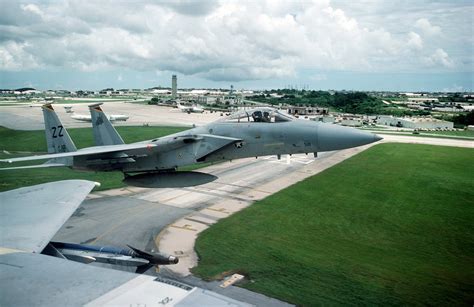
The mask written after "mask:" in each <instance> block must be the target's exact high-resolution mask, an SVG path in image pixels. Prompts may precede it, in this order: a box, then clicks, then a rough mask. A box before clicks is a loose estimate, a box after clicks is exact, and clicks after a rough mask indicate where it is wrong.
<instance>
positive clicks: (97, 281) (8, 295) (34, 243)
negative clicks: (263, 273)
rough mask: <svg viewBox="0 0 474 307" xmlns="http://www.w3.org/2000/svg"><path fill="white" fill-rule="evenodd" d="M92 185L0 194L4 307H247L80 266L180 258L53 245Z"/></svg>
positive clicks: (159, 281)
mask: <svg viewBox="0 0 474 307" xmlns="http://www.w3.org/2000/svg"><path fill="white" fill-rule="evenodd" d="M94 186H95V183H94V182H91V181H85V180H65V181H58V182H52V183H45V184H40V185H35V186H31V187H25V188H20V189H16V190H13V191H7V192H3V193H0V212H1V214H0V233H1V235H0V293H1V295H0V306H83V305H86V304H87V306H104V305H107V306H138V305H143V306H145V305H148V306H158V305H163V306H190V305H192V304H194V303H195V302H199V303H200V304H202V305H203V306H229V305H232V306H248V304H245V303H242V302H238V301H235V300H233V299H230V298H227V297H225V296H222V295H219V294H217V293H214V292H210V291H206V290H203V289H199V288H194V287H190V286H188V285H185V284H181V283H177V282H174V281H170V280H165V279H163V278H161V277H156V276H147V275H136V274H133V273H130V272H123V271H117V270H112V269H105V268H100V267H97V266H89V265H85V264H83V263H90V262H103V263H108V264H119V265H132V266H137V267H138V268H141V267H143V266H146V267H150V264H151V265H153V264H155V263H162V262H170V263H176V262H177V260H176V259H177V258H175V257H173V258H169V257H168V258H166V257H163V256H162V255H159V254H154V253H153V254H152V253H147V252H144V251H141V250H138V249H135V248H130V249H125V248H123V249H121V248H116V247H103V246H93V245H82V244H70V243H60V242H50V240H51V238H52V237H53V236H54V235H55V234H56V232H57V231H58V230H59V229H60V228H61V226H62V225H63V224H64V222H65V221H66V220H67V219H68V218H69V217H70V216H71V215H72V214H73V213H74V211H75V210H76V209H77V208H78V207H79V205H80V204H81V202H82V201H83V200H84V198H85V197H86V196H87V195H88V194H89V192H90V191H91V190H92V189H93V188H94ZM66 259H73V260H75V261H77V262H82V263H76V262H73V261H68V260H66ZM142 270H144V269H142Z"/></svg>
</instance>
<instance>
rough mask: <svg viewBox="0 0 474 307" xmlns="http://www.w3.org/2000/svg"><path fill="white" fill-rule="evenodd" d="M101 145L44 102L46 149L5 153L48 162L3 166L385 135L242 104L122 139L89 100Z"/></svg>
mask: <svg viewBox="0 0 474 307" xmlns="http://www.w3.org/2000/svg"><path fill="white" fill-rule="evenodd" d="M90 110H91V118H93V131H94V140H95V143H96V145H97V146H95V147H88V148H83V149H80V150H77V149H76V146H75V145H74V143H73V141H72V140H71V138H70V137H69V134H68V133H67V131H66V129H65V128H64V126H63V125H62V124H61V122H60V121H59V118H58V116H57V114H56V113H55V112H54V109H53V107H52V106H51V104H46V105H44V106H43V115H44V122H45V127H46V141H47V145H48V153H49V154H46V155H38V156H30V157H21V158H10V159H3V160H0V162H8V163H12V162H20V161H30V160H43V159H49V160H48V161H47V162H46V163H45V164H41V165H33V166H23V167H13V168H1V169H0V170H2V169H3V170H5V169H15V168H34V167H55V166H69V167H71V168H75V169H83V170H93V171H111V170H120V171H122V172H123V173H124V174H125V175H126V176H127V175H128V174H132V173H143V172H159V171H170V170H176V169H177V168H178V167H180V166H185V165H190V164H194V163H198V162H212V161H225V160H234V159H240V158H248V157H259V156H267V155H276V156H278V158H280V156H281V155H282V154H298V153H314V155H315V156H317V153H318V152H321V151H333V150H339V149H346V148H351V147H356V146H361V145H365V144H369V143H373V142H377V141H379V140H381V139H382V138H381V137H379V136H377V135H375V134H372V133H369V132H365V131H361V130H357V129H354V128H348V127H342V126H338V125H333V124H325V123H320V122H314V121H305V120H298V119H295V118H293V117H291V116H289V115H286V114H283V113H281V112H280V111H278V110H275V109H272V108H267V107H263V108H255V109H252V110H243V111H240V112H237V113H234V114H232V115H230V116H229V117H227V118H223V119H221V120H218V121H216V122H213V123H210V124H207V125H205V126H201V127H196V128H193V129H189V130H186V131H182V132H179V133H175V134H172V135H169V136H165V137H161V138H156V139H153V140H148V141H143V142H138V143H132V144H124V142H123V140H122V138H121V137H120V135H119V134H118V133H117V131H116V130H115V129H114V127H113V126H112V125H111V123H110V121H109V120H108V118H107V116H106V115H105V114H104V113H103V111H102V109H101V108H100V106H99V105H92V106H90Z"/></svg>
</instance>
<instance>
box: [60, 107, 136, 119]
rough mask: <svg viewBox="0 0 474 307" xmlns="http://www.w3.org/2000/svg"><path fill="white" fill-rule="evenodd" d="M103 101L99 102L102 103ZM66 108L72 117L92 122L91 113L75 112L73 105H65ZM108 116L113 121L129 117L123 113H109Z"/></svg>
mask: <svg viewBox="0 0 474 307" xmlns="http://www.w3.org/2000/svg"><path fill="white" fill-rule="evenodd" d="M101 104H102V103H99V105H101ZM64 110H66V113H69V114H72V115H71V118H72V119H75V120H79V121H83V122H91V121H92V117H91V116H90V115H82V114H74V110H73V109H72V106H65V107H64ZM107 118H108V119H109V120H110V121H111V122H113V121H126V120H127V119H128V118H129V117H128V116H127V115H122V114H112V115H108V116H107Z"/></svg>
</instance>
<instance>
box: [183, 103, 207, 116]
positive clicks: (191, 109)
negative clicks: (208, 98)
mask: <svg viewBox="0 0 474 307" xmlns="http://www.w3.org/2000/svg"><path fill="white" fill-rule="evenodd" d="M176 105H177V106H178V109H180V110H181V111H183V112H185V113H188V114H189V113H203V112H204V109H203V108H202V107H201V106H199V105H195V104H194V105H192V106H183V105H182V104H181V103H179V102H177V103H176Z"/></svg>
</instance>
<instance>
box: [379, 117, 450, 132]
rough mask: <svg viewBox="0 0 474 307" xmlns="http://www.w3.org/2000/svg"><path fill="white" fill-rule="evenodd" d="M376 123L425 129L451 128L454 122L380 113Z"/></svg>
mask: <svg viewBox="0 0 474 307" xmlns="http://www.w3.org/2000/svg"><path fill="white" fill-rule="evenodd" d="M377 124H379V125H385V126H392V127H400V128H410V129H427V130H438V129H443V130H445V129H453V127H454V124H453V123H452V122H448V121H444V120H439V119H435V118H431V117H403V118H402V117H393V116H386V115H381V116H379V117H378V118H377Z"/></svg>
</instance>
